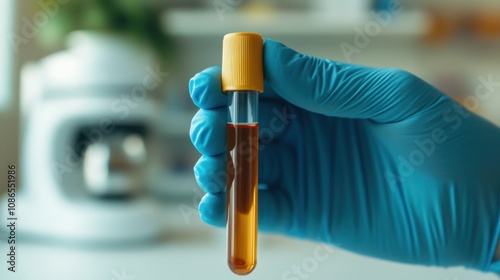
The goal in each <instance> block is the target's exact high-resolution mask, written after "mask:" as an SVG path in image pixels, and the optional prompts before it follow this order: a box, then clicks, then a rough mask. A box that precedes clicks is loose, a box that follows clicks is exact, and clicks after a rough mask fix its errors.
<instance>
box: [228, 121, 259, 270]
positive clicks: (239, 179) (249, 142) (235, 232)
mask: <svg viewBox="0 0 500 280" xmlns="http://www.w3.org/2000/svg"><path fill="white" fill-rule="evenodd" d="M258 135H259V127H258V123H253V124H231V123H228V124H227V139H226V140H227V142H226V143H227V153H226V155H227V161H226V162H227V170H226V171H227V179H226V188H227V201H226V203H227V204H226V207H227V240H228V264H229V267H230V268H231V270H232V271H233V272H234V273H236V274H238V275H245V274H248V273H250V272H252V270H253V269H254V268H255V265H256V263H257V249H256V247H257V224H258V223H257V216H258V215H257V205H258V203H257V191H258V171H257V170H258Z"/></svg>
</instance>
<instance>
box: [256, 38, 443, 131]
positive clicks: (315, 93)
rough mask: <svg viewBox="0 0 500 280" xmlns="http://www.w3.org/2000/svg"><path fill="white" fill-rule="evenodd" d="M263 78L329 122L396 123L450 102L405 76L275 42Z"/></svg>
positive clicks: (267, 48)
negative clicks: (439, 104)
mask: <svg viewBox="0 0 500 280" xmlns="http://www.w3.org/2000/svg"><path fill="white" fill-rule="evenodd" d="M264 72H265V78H266V81H267V83H268V85H269V86H271V87H272V89H273V90H274V91H275V92H276V93H277V94H278V95H279V96H281V97H282V98H284V99H285V100H286V101H288V102H290V103H292V104H294V105H296V106H298V107H301V108H303V109H305V110H308V111H311V112H314V113H318V114H323V115H327V116H334V117H344V118H360V119H372V120H374V121H377V122H381V123H385V122H396V121H400V120H404V119H406V118H408V117H410V116H412V115H414V114H416V113H418V112H421V111H422V110H424V109H426V108H427V107H429V106H433V105H435V104H436V103H437V102H439V101H440V100H441V101H442V100H443V99H448V98H447V97H445V96H444V95H443V94H442V93H441V92H440V91H439V90H437V89H435V88H433V87H432V86H430V85H429V84H427V83H426V82H424V81H422V80H421V79H419V78H417V77H416V76H414V75H412V74H410V73H408V72H406V71H403V70H398V69H378V68H370V67H363V66H357V65H351V64H344V63H340V62H334V61H331V60H327V59H322V58H317V57H313V56H308V55H304V54H301V53H298V52H296V51H294V50H292V49H290V48H288V47H286V46H285V45H283V44H281V43H279V42H276V41H273V40H270V39H266V40H265V42H264Z"/></svg>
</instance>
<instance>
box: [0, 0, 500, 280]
mask: <svg viewBox="0 0 500 280" xmlns="http://www.w3.org/2000/svg"><path fill="white" fill-rule="evenodd" d="M236 31H252V32H258V33H260V34H262V35H263V37H269V38H273V39H275V40H277V41H281V42H283V43H285V44H286V45H288V46H290V47H292V48H294V49H296V50H298V51H300V52H303V53H307V54H310V55H314V56H319V57H325V58H329V59H332V60H336V61H343V62H349V63H354V64H363V65H370V66H376V67H392V68H402V69H405V70H407V71H410V72H412V73H414V74H416V75H417V76H420V77H421V78H423V79H424V80H426V81H427V82H429V83H431V84H432V85H434V86H436V87H437V88H439V89H441V90H442V91H443V92H445V93H446V94H448V95H450V96H452V97H453V98H454V99H456V100H457V101H459V102H461V103H462V104H463V105H464V106H466V107H467V108H468V109H469V110H471V111H473V112H475V113H477V114H480V115H482V116H484V117H486V118H488V119H489V120H491V121H492V122H494V123H496V124H498V125H500V87H498V84H499V83H500V2H499V1H497V0H474V1H472V0H454V1H452V0H443V1H431V0H421V1H411V0H399V1H398V0H394V1H383V0H336V1H331V0H307V1H299V0H288V1H284V0H274V1H263V0H254V1H252V0H210V1H195V0H189V1H188V0H128V1H118V0H87V1H84V0H2V1H0V34H1V35H2V40H0V163H1V164H0V194H1V195H2V198H1V203H0V207H1V209H0V213H1V222H0V224H1V225H2V226H1V228H0V232H1V233H2V239H0V279H6V280H7V279H23V280H24V279H27V280H28V279H29V280H32V279H57V280H58V279H74V280H78V279H93V280H100V279H103V280H109V279H112V280H125V279H128V280H131V279H136V280H153V279H220V280H223V279H237V278H238V277H239V276H236V275H234V274H232V272H231V271H230V270H229V269H228V267H227V263H226V239H225V238H226V233H225V230H224V229H222V228H213V227H211V226H208V225H206V224H204V223H203V222H202V221H201V220H200V218H199V214H198V211H197V207H198V202H199V201H200V199H201V197H202V196H203V191H202V190H201V189H199V188H198V186H197V184H196V181H195V179H194V175H193V166H194V164H195V163H196V161H197V160H198V158H199V156H200V154H199V153H198V152H197V151H196V149H195V148H194V147H193V146H192V144H191V142H190V139H189V126H190V122H191V118H192V117H193V115H194V114H195V113H196V110H197V108H196V107H195V106H194V105H193V103H192V101H191V99H190V96H189V92H188V81H189V79H190V78H191V77H192V76H193V75H194V74H196V73H197V72H198V71H200V70H202V69H204V68H206V67H209V66H212V65H220V63H221V50H222V38H223V36H224V34H226V33H230V32H236ZM488 80H490V81H491V80H493V81H497V87H490V88H489V90H490V91H489V93H490V94H488V95H484V94H483V95H477V94H476V90H475V89H476V88H477V87H478V85H481V84H482V83H484V82H485V81H488ZM457 152H460V151H457ZM9 170H12V172H11V173H15V180H11V181H14V182H13V183H15V185H16V190H15V202H14V203H13V204H9V203H8V196H7V191H8V186H9V184H8V183H7V182H8V181H9V177H8V175H9V173H8V171H9ZM9 205H10V206H9ZM11 211H12V212H11ZM9 218H16V219H9ZM12 221H15V227H14V229H15V230H12V229H9V227H8V225H9V223H10V222H12ZM12 232H14V234H15V236H14V237H15V242H16V243H15V250H10V246H11V245H12V244H10V243H8V241H9V240H12V239H13V238H11V239H9V237H11V236H12ZM258 246H259V247H258V264H257V268H256V269H255V271H254V272H253V273H252V274H250V275H249V276H246V278H248V279H342V280H348V279H358V280H359V279H370V280H376V279H384V280H390V279H398V280H399V279H407V280H416V279H428V280H473V279H478V280H479V279H481V280H493V279H500V277H499V276H496V275H494V274H491V273H480V272H477V271H473V270H467V269H464V268H448V269H444V268H436V267H423V266H413V265H404V264H399V263H393V262H387V261H382V260H377V259H373V258H368V257H364V256H360V255H356V254H353V253H350V252H346V251H344V250H341V249H338V248H335V247H331V246H326V245H323V244H319V243H313V242H310V241H303V240H298V239H293V238H289V237H284V236H279V235H271V234H263V233H261V234H259V245H258ZM12 256H14V257H12ZM12 259H14V260H13V261H12ZM9 261H10V262H9ZM9 268H13V269H11V270H9ZM12 270H15V272H13V271H12ZM298 271H300V272H298Z"/></svg>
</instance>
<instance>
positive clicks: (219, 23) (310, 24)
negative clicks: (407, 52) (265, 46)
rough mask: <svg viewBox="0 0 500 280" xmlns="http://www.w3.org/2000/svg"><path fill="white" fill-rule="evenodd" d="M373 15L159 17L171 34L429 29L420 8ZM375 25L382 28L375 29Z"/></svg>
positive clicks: (415, 32) (183, 13) (187, 13)
mask: <svg viewBox="0 0 500 280" xmlns="http://www.w3.org/2000/svg"><path fill="white" fill-rule="evenodd" d="M374 15H375V13H368V12H359V13H335V14H325V13H317V12H316V13H313V12H299V11H287V12H273V11H262V12H250V11H235V12H226V13H224V14H223V15H220V14H218V13H217V11H216V10H215V9H213V10H187V9H173V10H167V11H166V12H165V13H164V15H163V19H162V21H163V26H164V29H165V31H166V32H167V33H169V34H171V35H174V36H214V35H217V36H219V35H221V34H225V33H230V32H236V31H252V32H258V33H261V34H263V35H292V36H314V35H350V34H356V28H357V29H360V30H363V32H365V31H364V30H365V29H366V28H368V29H369V31H368V32H375V33H377V32H380V34H383V35H395V36H419V35H423V34H425V33H426V31H427V30H428V29H427V28H428V24H429V17H428V15H427V14H426V13H424V12H421V11H407V12H402V13H401V14H398V15H391V18H390V19H389V20H388V21H387V22H388V24H386V23H385V22H384V23H383V24H382V23H381V22H379V21H377V19H376V18H375V16H374ZM374 23H375V24H374ZM377 23H378V24H377ZM375 25H378V26H379V27H381V28H380V29H377V28H376V27H375ZM370 28H373V29H370ZM377 30H379V31H377Z"/></svg>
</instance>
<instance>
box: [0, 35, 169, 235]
mask: <svg viewBox="0 0 500 280" xmlns="http://www.w3.org/2000/svg"><path fill="white" fill-rule="evenodd" d="M127 43H128V41H127V40H126V39H123V38H121V37H119V36H114V35H110V34H102V33H92V32H75V33H73V34H71V36H70V37H69V48H68V49H67V50H65V51H61V52H58V53H55V54H52V55H49V56H47V57H45V58H43V59H42V60H40V61H39V62H37V63H34V64H31V65H27V66H26V67H24V69H23V71H22V78H21V79H22V81H21V84H22V85H21V87H22V93H21V94H22V97H21V106H22V108H21V111H22V136H21V138H22V144H21V164H20V168H19V170H20V174H21V180H20V190H19V192H18V203H17V204H18V205H19V207H18V210H17V212H18V213H17V214H18V216H19V217H22V221H21V222H20V223H22V226H19V228H18V235H20V236H22V235H28V236H35V237H45V238H50V239H57V240H67V241H86V242H129V241H142V240H145V239H152V238H156V237H159V236H161V235H162V234H163V232H164V229H165V223H164V217H163V215H162V212H161V210H159V209H160V208H159V207H158V205H157V204H156V202H155V201H154V200H153V199H152V198H151V197H148V196H147V195H146V194H145V192H144V190H145V189H146V188H147V185H148V184H149V183H150V181H151V180H153V179H154V178H156V177H157V176H156V173H155V172H157V171H158V170H160V168H159V166H158V158H157V155H158V154H159V153H158V151H157V150H155V149H156V148H158V147H159V145H155V139H156V136H155V131H156V128H155V126H156V124H155V122H156V119H157V118H156V117H157V116H158V109H157V106H156V105H155V103H154V102H153V101H152V99H151V96H150V95H151V94H152V92H153V91H154V90H155V89H156V88H157V87H158V85H159V84H160V83H161V79H162V78H163V77H162V76H161V72H160V73H158V71H157V68H158V66H157V65H156V64H155V62H154V56H152V55H151V54H150V53H149V52H148V51H144V50H142V49H140V48H138V47H137V46H134V45H133V44H127ZM3 201H6V200H5V199H3V200H2V202H3ZM4 208H5V209H6V208H7V207H2V209H4Z"/></svg>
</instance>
